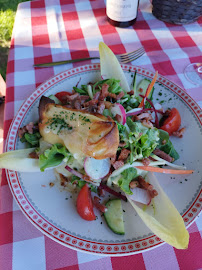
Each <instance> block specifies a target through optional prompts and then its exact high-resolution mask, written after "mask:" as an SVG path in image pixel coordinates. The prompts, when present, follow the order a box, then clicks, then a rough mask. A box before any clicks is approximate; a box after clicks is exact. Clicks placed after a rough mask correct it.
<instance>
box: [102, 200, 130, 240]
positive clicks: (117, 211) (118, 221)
mask: <svg viewBox="0 0 202 270" xmlns="http://www.w3.org/2000/svg"><path fill="white" fill-rule="evenodd" d="M106 207H107V209H108V210H107V211H106V212H105V213H104V217H105V220H106V223H107V225H108V227H109V228H110V229H111V230H112V231H113V232H114V233H116V234H122V235H123V234H125V229H124V223H123V209H122V205H121V200H120V199H113V200H109V201H108V202H107V203H106Z"/></svg>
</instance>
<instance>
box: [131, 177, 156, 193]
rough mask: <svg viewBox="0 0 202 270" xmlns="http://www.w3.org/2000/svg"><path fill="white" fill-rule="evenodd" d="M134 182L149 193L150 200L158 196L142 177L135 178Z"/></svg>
mask: <svg viewBox="0 0 202 270" xmlns="http://www.w3.org/2000/svg"><path fill="white" fill-rule="evenodd" d="M135 180H136V181H138V182H139V184H140V188H143V189H145V190H147V191H148V192H149V194H150V196H151V198H154V197H155V196H157V195H158V192H157V190H155V189H154V187H153V186H152V185H151V184H149V183H148V182H146V181H145V180H144V178H143V177H142V176H138V177H136V178H135Z"/></svg>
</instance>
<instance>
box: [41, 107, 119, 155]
mask: <svg viewBox="0 0 202 270" xmlns="http://www.w3.org/2000/svg"><path fill="white" fill-rule="evenodd" d="M39 131H40V134H41V135H42V137H43V138H44V140H45V141H46V142H48V143H51V144H54V143H61V144H63V145H65V146H66V147H67V149H68V150H69V151H70V152H71V153H72V154H73V155H74V156H75V157H76V158H77V159H83V158H84V157H85V156H91V157H94V158H97V159H104V158H107V157H112V156H114V155H115V154H116V151H117V148H118V144H119V134H118V128H117V125H116V123H115V122H114V121H113V120H108V119H107V118H106V117H104V116H102V115H99V114H90V113H84V112H83V111H79V110H75V109H69V108H66V107H64V106H60V105H55V104H47V105H46V106H45V109H44V111H43V113H42V121H41V122H40V123H39Z"/></svg>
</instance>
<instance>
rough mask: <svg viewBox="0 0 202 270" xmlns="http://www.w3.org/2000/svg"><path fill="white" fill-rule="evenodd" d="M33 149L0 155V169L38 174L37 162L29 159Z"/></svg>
mask: <svg viewBox="0 0 202 270" xmlns="http://www.w3.org/2000/svg"><path fill="white" fill-rule="evenodd" d="M34 150H35V148H28V149H21V150H15V151H10V152H6V153H3V154H1V155H0V168H4V169H8V170H13V171H18V172H40V168H39V160H38V159H34V158H29V154H30V153H31V152H33V151H34Z"/></svg>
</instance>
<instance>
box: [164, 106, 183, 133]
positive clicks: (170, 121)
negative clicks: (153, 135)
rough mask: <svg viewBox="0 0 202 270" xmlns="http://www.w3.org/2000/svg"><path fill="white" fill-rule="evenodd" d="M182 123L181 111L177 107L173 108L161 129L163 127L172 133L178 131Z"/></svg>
mask: <svg viewBox="0 0 202 270" xmlns="http://www.w3.org/2000/svg"><path fill="white" fill-rule="evenodd" d="M180 125H181V117H180V113H179V111H178V110H177V109H176V108H172V109H171V111H170V112H169V114H168V117H167V118H166V119H165V120H164V121H163V123H162V125H161V127H160V129H163V130H165V131H167V132H168V133H169V135H171V134H172V133H173V132H175V131H177V130H178V129H179V127H180Z"/></svg>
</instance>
